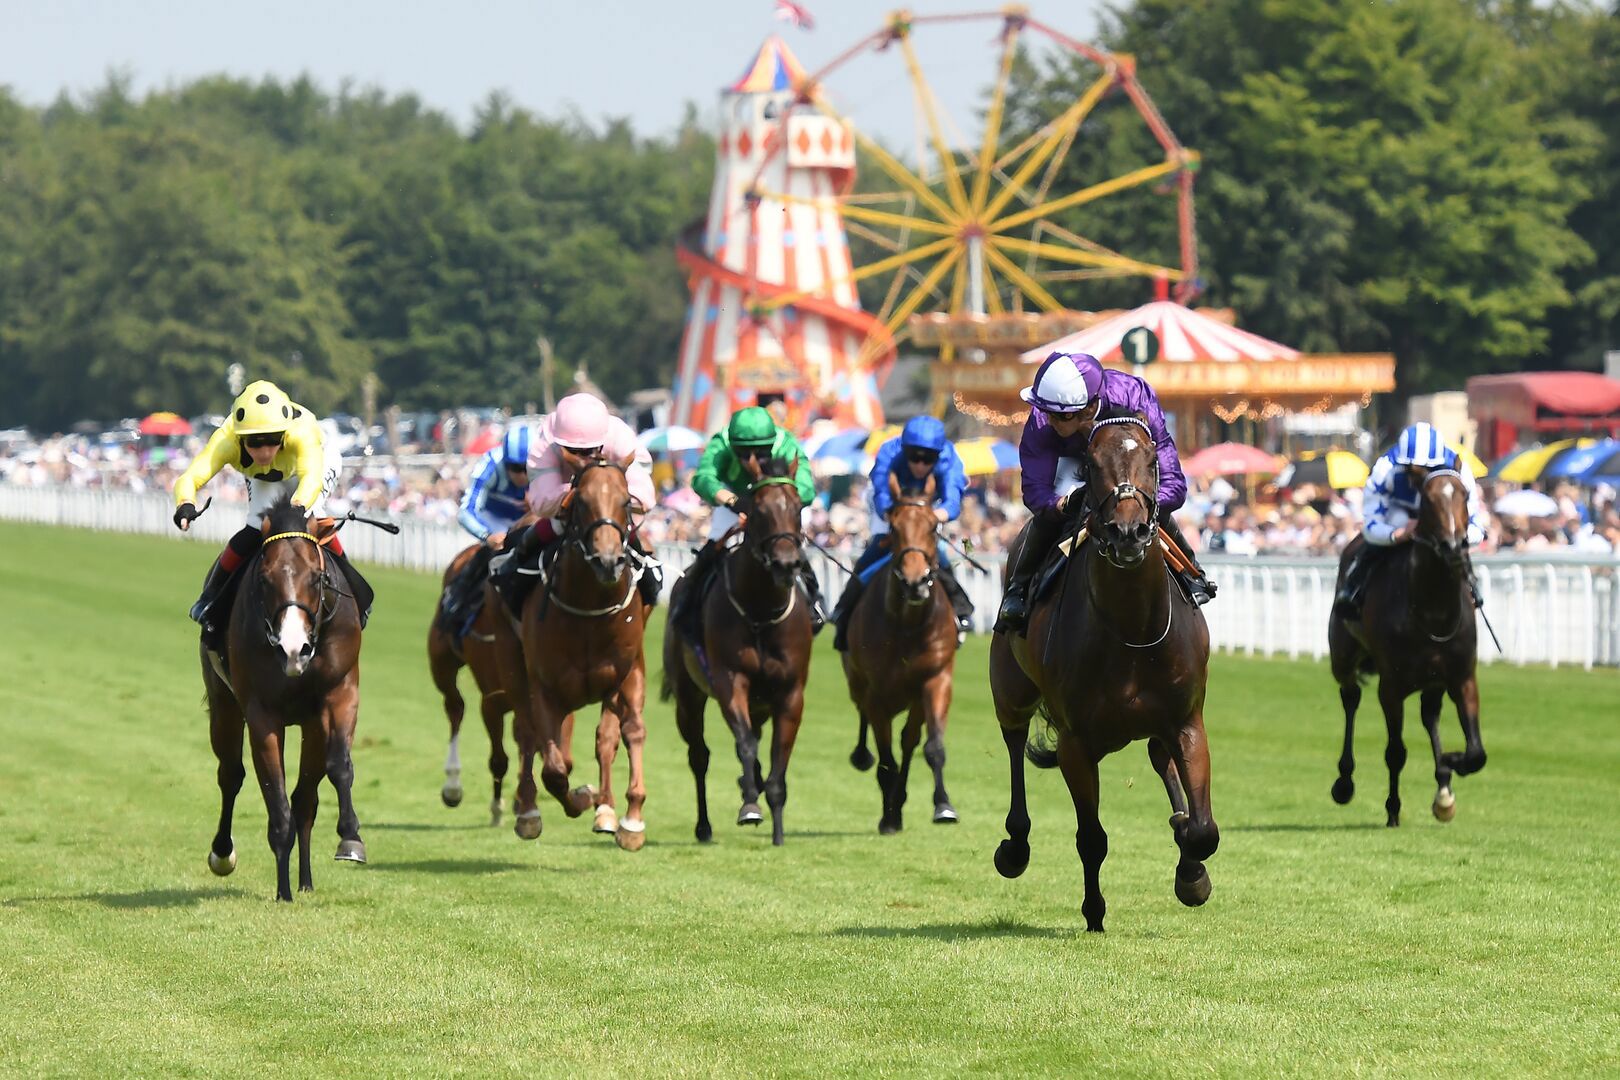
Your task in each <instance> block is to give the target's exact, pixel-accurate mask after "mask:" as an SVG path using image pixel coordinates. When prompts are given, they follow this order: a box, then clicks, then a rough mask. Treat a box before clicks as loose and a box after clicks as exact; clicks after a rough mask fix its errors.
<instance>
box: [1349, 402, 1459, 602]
mask: <svg viewBox="0 0 1620 1080" xmlns="http://www.w3.org/2000/svg"><path fill="white" fill-rule="evenodd" d="M1433 469H1450V470H1452V471H1453V472H1455V473H1456V474H1457V475H1458V477H1460V478H1461V481H1462V485H1463V487H1464V488H1465V489H1466V490H1467V492H1468V546H1469V547H1473V546H1474V545H1475V544H1478V543H1480V542H1481V541H1482V540H1484V539H1485V532H1486V530H1487V529H1488V528H1489V525H1490V521H1489V518H1487V517H1486V514H1485V504H1484V502H1483V500H1482V499H1481V498H1480V494H1479V487H1478V486H1477V485H1476V484H1475V483H1474V478H1473V476H1472V475H1471V474H1470V472H1469V470H1468V467H1467V465H1466V464H1464V463H1463V461H1462V458H1461V456H1460V455H1459V454H1458V453H1457V451H1455V450H1453V449H1452V448H1451V447H1449V446H1447V445H1446V443H1445V440H1444V439H1442V438H1441V437H1440V433H1439V432H1438V431H1436V430H1435V428H1434V427H1433V425H1431V424H1425V423H1423V422H1422V421H1421V420H1420V421H1418V422H1417V423H1415V424H1412V425H1410V426H1409V427H1408V428H1407V429H1406V430H1405V431H1403V432H1401V434H1400V436H1399V437H1398V438H1397V439H1396V440H1395V445H1394V446H1392V447H1390V448H1389V449H1388V450H1386V451H1385V452H1384V455H1383V456H1382V457H1380V458H1379V459H1378V460H1377V461H1375V462H1373V467H1372V472H1371V474H1370V475H1368V477H1367V487H1366V490H1365V491H1364V492H1363V497H1362V502H1361V514H1362V526H1361V535H1362V536H1363V537H1364V538H1365V539H1366V541H1367V543H1366V544H1365V545H1363V546H1362V548H1361V549H1360V550H1359V551H1357V552H1356V553H1355V555H1353V556H1352V557H1351V559H1350V565H1349V566H1347V567H1346V568H1345V571H1344V580H1343V581H1341V582H1340V584H1339V592H1338V595H1337V596H1336V597H1335V598H1334V608H1335V610H1336V611H1337V612H1338V614H1339V616H1340V617H1341V618H1345V619H1357V618H1360V617H1361V598H1362V595H1363V594H1364V593H1365V592H1366V590H1367V578H1368V577H1369V576H1370V575H1369V571H1370V570H1371V568H1372V566H1373V564H1374V563H1376V562H1377V561H1378V560H1379V559H1380V558H1381V557H1382V556H1383V555H1385V554H1386V553H1388V552H1389V551H1391V550H1393V549H1394V547H1395V546H1396V545H1397V544H1403V543H1406V542H1407V541H1409V540H1411V539H1412V533H1413V531H1414V530H1416V528H1417V516H1418V504H1419V503H1421V502H1422V501H1423V482H1424V481H1425V480H1427V479H1428V477H1429V473H1430V471H1431V470H1433ZM1477 599H1478V598H1477V595H1476V601H1477Z"/></svg>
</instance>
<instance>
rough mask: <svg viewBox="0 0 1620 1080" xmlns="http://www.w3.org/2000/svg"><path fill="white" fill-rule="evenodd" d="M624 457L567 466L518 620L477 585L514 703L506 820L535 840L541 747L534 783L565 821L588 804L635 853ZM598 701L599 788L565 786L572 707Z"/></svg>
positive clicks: (632, 563) (636, 725)
mask: <svg viewBox="0 0 1620 1080" xmlns="http://www.w3.org/2000/svg"><path fill="white" fill-rule="evenodd" d="M628 465H629V462H627V461H626V462H619V461H610V460H608V459H606V458H602V457H596V458H591V459H589V460H588V461H586V462H585V464H584V467H583V468H582V469H581V470H580V471H579V472H578V473H576V474H575V476H574V479H573V481H572V482H571V484H570V486H569V489H568V493H567V494H566V495H565V496H564V498H563V504H562V509H561V510H560V511H559V513H560V515H561V517H562V519H563V529H562V535H561V539H560V541H559V545H558V549H557V554H556V558H555V559H553V560H549V563H550V565H549V566H546V565H543V566H542V567H541V582H540V585H539V587H538V588H536V589H534V590H533V591H531V592H530V593H529V594H528V597H527V598H526V599H525V601H524V604H523V614H522V618H521V620H519V621H518V623H517V625H514V623H513V620H512V619H511V617H510V616H509V615H507V614H506V609H505V606H504V601H502V600H501V599H500V597H499V595H498V594H497V593H496V591H495V589H494V586H493V585H490V586H486V599H485V605H486V607H492V608H497V609H498V610H500V611H501V613H502V614H501V617H500V618H499V619H498V620H497V623H498V627H497V630H496V635H495V637H496V641H495V652H496V662H497V665H498V666H499V668H500V671H501V682H502V685H503V686H505V687H506V693H507V699H508V700H509V701H510V702H511V703H512V706H513V710H512V711H513V721H512V732H513V734H514V735H515V736H516V738H517V744H518V761H519V766H520V767H519V771H518V789H517V804H516V809H517V824H516V826H515V828H516V832H517V834H518V836H519V837H520V838H522V839H524V840H533V839H536V838H537V837H539V835H540V830H541V822H540V808H539V806H538V805H537V804H536V795H537V788H536V786H535V780H534V759H535V755H536V754H539V756H540V759H541V773H540V779H541V782H542V783H543V784H544V785H545V788H546V790H547V791H548V792H550V793H551V794H552V795H553V796H554V797H555V798H556V799H557V801H558V802H559V803H561V804H562V806H563V810H564V812H565V813H567V815H568V816H569V817H578V816H579V815H580V814H583V813H584V812H585V811H587V810H590V809H592V807H594V808H595V811H596V813H595V818H594V821H593V824H592V829H593V830H594V831H595V832H601V833H612V834H613V838H614V840H615V841H616V842H617V843H618V845H619V847H621V848H623V849H624V850H626V851H639V850H640V849H641V847H642V845H643V844H644V843H646V839H647V836H646V824H645V822H644V821H643V820H642V816H641V808H642V804H643V803H645V802H646V800H647V787H646V781H645V779H644V777H643V772H642V750H643V747H644V746H645V744H646V738H647V735H646V727H645V725H644V723H643V719H642V709H643V707H644V705H645V704H646V697H647V662H646V657H645V655H644V652H643V641H642V639H643V637H644V636H645V634H646V632H647V610H648V609H647V606H646V605H645V604H644V603H643V601H642V597H641V592H640V590H639V589H638V588H637V580H638V578H639V577H640V576H641V566H640V565H639V562H638V559H637V557H636V555H635V552H634V551H633V550H632V548H631V546H630V530H631V519H632V514H633V513H635V512H637V511H638V510H639V509H640V508H639V507H637V506H634V505H632V500H631V498H630V488H629V485H628V483H627V482H626V480H625V469H626V468H627V467H628ZM597 703H600V704H601V706H602V718H601V721H600V722H599V723H598V725H597V728H596V760H597V764H598V765H599V766H600V769H601V780H600V787H591V786H590V785H582V786H580V787H577V788H574V789H573V790H570V789H569V787H568V774H569V773H570V772H571V771H572V770H573V764H574V763H573V757H572V753H571V750H570V747H571V744H572V742H573V731H574V726H573V714H574V711H575V710H576V709H580V708H583V707H584V706H586V705H592V704H597ZM621 741H622V742H623V743H624V745H625V747H626V749H627V754H628V757H629V759H630V784H629V787H628V788H627V789H626V791H625V802H626V806H625V815H624V817H623V818H622V819H621V818H619V816H618V813H617V810H616V808H615V805H614V798H613V761H614V758H615V757H617V755H618V752H619V744H620V742H621Z"/></svg>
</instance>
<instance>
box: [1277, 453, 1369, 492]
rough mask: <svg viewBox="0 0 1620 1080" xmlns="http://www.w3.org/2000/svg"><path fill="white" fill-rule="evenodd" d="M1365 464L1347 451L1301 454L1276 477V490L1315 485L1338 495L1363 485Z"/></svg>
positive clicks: (1366, 472) (1365, 477)
mask: <svg viewBox="0 0 1620 1080" xmlns="http://www.w3.org/2000/svg"><path fill="white" fill-rule="evenodd" d="M1368 473H1369V470H1368V468H1367V463H1366V462H1365V461H1362V460H1361V459H1360V458H1358V457H1356V455H1354V454H1352V453H1350V452H1349V451H1348V450H1329V451H1328V452H1327V453H1325V454H1316V453H1310V454H1301V455H1300V456H1299V457H1297V458H1295V459H1294V460H1293V461H1290V462H1289V463H1288V465H1287V467H1285V468H1284V469H1283V471H1282V472H1280V473H1278V474H1277V486H1278V487H1280V488H1287V487H1300V486H1302V485H1305V484H1316V485H1318V486H1321V487H1330V488H1334V489H1335V490H1338V491H1343V490H1345V489H1347V488H1358V487H1361V486H1362V485H1363V484H1365V483H1366V482H1367V476H1368Z"/></svg>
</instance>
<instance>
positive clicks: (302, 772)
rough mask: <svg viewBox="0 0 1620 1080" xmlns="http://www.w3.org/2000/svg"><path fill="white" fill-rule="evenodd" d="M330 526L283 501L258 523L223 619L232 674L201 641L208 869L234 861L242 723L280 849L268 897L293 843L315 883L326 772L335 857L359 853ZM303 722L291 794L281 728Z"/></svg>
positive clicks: (307, 884) (280, 888) (349, 630)
mask: <svg viewBox="0 0 1620 1080" xmlns="http://www.w3.org/2000/svg"><path fill="white" fill-rule="evenodd" d="M335 531H336V530H335V529H334V528H333V525H332V522H331V521H330V520H327V519H322V520H321V521H319V522H314V523H312V522H311V521H310V520H309V519H308V518H307V517H306V516H305V513H304V510H303V508H301V507H297V506H293V505H292V504H291V503H290V502H282V503H279V504H278V505H276V506H274V507H272V508H271V510H270V511H269V513H268V514H267V515H266V516H265V521H264V544H263V546H262V547H261V548H260V549H259V551H258V553H257V554H256V555H254V556H253V558H251V559H250V560H249V561H248V562H247V564H246V565H245V566H244V567H243V569H242V576H241V579H240V583H239V584H238V585H237V587H236V588H237V593H236V600H235V603H234V604H233V605H232V609H231V615H230V623H229V625H228V627H227V628H226V637H225V647H226V665H225V666H226V668H227V669H228V672H229V681H227V680H226V678H225V677H224V675H223V674H222V673H221V672H220V671H217V670H215V668H214V665H213V663H212V662H211V661H210V659H209V653H208V649H207V648H206V647H202V648H201V649H200V650H199V652H200V655H201V658H202V669H203V685H204V686H205V687H206V688H207V691H208V715H209V741H210V742H211V743H212V744H213V748H214V756H215V757H216V758H217V759H218V760H219V773H218V776H219V791H220V797H221V805H220V815H219V829H218V831H217V832H216V833H215V835H214V843H213V846H212V848H211V849H210V851H209V852H208V867H209V869H210V870H212V871H213V872H214V873H216V874H218V875H220V876H221V877H223V876H224V875H226V874H229V873H230V872H231V871H232V870H234V869H236V845H235V842H234V841H233V839H232V838H231V813H232V810H233V809H234V808H235V805H236V795H237V793H238V792H239V791H240V790H241V788H242V780H243V778H244V777H245V776H246V775H247V773H246V770H245V769H244V768H243V767H242V732H243V729H244V727H245V728H246V730H247V732H248V735H249V736H250V738H251V742H252V747H253V767H254V770H255V771H256V772H257V773H258V777H259V790H260V791H261V792H262V793H263V795H264V804H265V809H266V810H267V811H268V815H269V840H270V850H271V851H272V852H274V853H275V856H276V899H277V900H288V901H290V900H291V899H292V898H293V894H292V881H291V877H290V873H289V865H288V861H289V859H290V858H291V855H292V849H293V842H294V839H295V838H296V840H297V843H298V890H299V891H300V892H309V891H311V890H313V889H314V888H315V883H314V880H313V879H312V877H311V875H310V830H311V829H313V828H314V826H315V808H316V805H317V803H318V801H319V800H318V799H317V797H316V796H317V789H318V788H319V786H320V783H321V778H322V777H323V776H324V777H326V778H327V779H329V780H331V781H332V786H333V787H334V788H336V789H337V796H338V822H337V832H338V837H339V843H338V847H337V855H336V858H337V859H339V860H340V861H345V862H357V863H363V862H365V861H366V845H365V844H364V843H362V842H361V840H360V821H359V818H357V817H356V816H355V813H354V799H353V787H354V762H353V759H352V758H351V756H350V747H351V746H352V744H353V742H354V725H355V720H356V718H357V715H358V713H359V710H360V612H359V609H358V608H356V606H355V601H354V597H353V596H352V595H351V594H350V593H349V592H347V591H345V585H346V581H345V578H344V575H343V573H342V571H341V570H339V569H337V568H336V566H335V564H334V562H333V561H331V560H329V559H328V558H327V557H326V550H325V547H324V546H323V545H324V544H325V543H326V542H327V541H328V540H329V539H330V538H331V536H332V534H333V533H334V532H335ZM294 726H296V727H301V728H302V729H303V735H302V737H301V739H300V749H299V761H298V786H297V787H295V788H294V789H293V792H292V800H291V803H290V804H289V802H288V798H287V781H286V775H285V771H284V766H283V761H282V747H283V741H284V739H285V737H286V732H287V729H288V728H289V727H294Z"/></svg>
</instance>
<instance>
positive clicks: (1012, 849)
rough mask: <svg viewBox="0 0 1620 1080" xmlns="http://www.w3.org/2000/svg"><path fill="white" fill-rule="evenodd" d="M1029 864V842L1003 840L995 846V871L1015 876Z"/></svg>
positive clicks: (1007, 876)
mask: <svg viewBox="0 0 1620 1080" xmlns="http://www.w3.org/2000/svg"><path fill="white" fill-rule="evenodd" d="M1028 866H1029V844H1028V843H1027V842H1026V843H1016V842H1014V841H1012V840H1003V841H1002V842H1001V843H1000V844H998V845H997V846H996V873H998V874H1000V875H1001V876H1002V877H1004V878H1015V877H1017V876H1018V875H1019V874H1022V873H1023V872H1024V870H1025V869H1026V868H1028Z"/></svg>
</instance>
